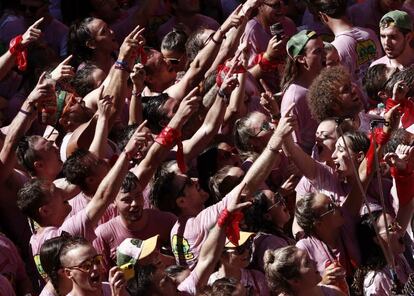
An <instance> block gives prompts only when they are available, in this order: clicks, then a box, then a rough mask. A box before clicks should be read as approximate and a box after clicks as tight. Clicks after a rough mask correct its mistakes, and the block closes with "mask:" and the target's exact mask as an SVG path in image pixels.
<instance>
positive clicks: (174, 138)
mask: <svg viewBox="0 0 414 296" xmlns="http://www.w3.org/2000/svg"><path fill="white" fill-rule="evenodd" d="M155 142H157V143H158V144H160V145H162V146H168V147H172V146H173V145H174V143H175V142H177V148H178V149H177V157H176V159H177V165H178V168H179V169H180V171H181V172H182V173H185V172H186V170H187V166H186V165H185V160H184V149H183V143H182V142H181V133H180V132H179V131H177V130H176V129H174V128H172V127H169V126H166V127H165V128H164V129H163V130H162V131H161V133H160V134H159V135H158V136H157V137H156V138H155Z"/></svg>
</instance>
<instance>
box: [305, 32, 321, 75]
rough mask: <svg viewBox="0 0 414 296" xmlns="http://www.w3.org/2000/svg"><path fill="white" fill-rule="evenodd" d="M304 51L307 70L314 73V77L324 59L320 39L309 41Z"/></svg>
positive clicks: (319, 70)
mask: <svg viewBox="0 0 414 296" xmlns="http://www.w3.org/2000/svg"><path fill="white" fill-rule="evenodd" d="M305 49H306V53H305V59H306V63H307V64H308V67H309V70H310V71H312V72H313V73H315V75H316V74H319V73H320V72H321V70H322V67H323V64H324V62H325V59H326V57H325V50H324V48H323V42H322V39H321V38H320V37H318V38H316V39H311V40H309V41H308V43H307V44H306V47H305Z"/></svg>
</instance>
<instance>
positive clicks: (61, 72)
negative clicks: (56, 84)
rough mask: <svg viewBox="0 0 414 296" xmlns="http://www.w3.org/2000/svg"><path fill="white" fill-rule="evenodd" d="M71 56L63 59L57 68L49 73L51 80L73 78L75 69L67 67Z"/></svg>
mask: <svg viewBox="0 0 414 296" xmlns="http://www.w3.org/2000/svg"><path fill="white" fill-rule="evenodd" d="M71 59H72V55H70V56H68V57H67V58H66V59H64V60H63V61H62V62H61V63H60V64H59V65H57V67H56V68H55V69H54V70H53V71H52V73H50V76H51V78H52V79H53V80H55V81H59V80H61V79H65V78H72V77H74V76H75V69H74V68H73V67H72V66H71V65H69V62H70V60H71Z"/></svg>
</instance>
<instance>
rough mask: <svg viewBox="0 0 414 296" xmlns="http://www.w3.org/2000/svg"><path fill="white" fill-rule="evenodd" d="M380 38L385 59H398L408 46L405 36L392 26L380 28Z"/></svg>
mask: <svg viewBox="0 0 414 296" xmlns="http://www.w3.org/2000/svg"><path fill="white" fill-rule="evenodd" d="M380 38H381V44H382V48H383V49H384V51H385V54H386V55H387V57H388V58H390V59H396V58H398V57H399V56H400V55H401V54H402V53H403V52H404V49H405V47H406V46H407V45H408V43H407V40H406V36H404V35H403V33H401V32H400V30H399V29H398V28H397V27H395V26H393V25H389V26H388V27H386V28H383V27H381V28H380Z"/></svg>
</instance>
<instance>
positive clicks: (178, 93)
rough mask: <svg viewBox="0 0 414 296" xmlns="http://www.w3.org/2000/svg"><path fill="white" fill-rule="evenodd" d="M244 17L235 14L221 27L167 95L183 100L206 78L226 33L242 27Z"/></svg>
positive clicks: (169, 89) (168, 90)
mask: <svg viewBox="0 0 414 296" xmlns="http://www.w3.org/2000/svg"><path fill="white" fill-rule="evenodd" d="M241 21H242V17H241V16H239V15H237V14H235V13H233V14H231V15H230V16H229V17H228V18H227V19H226V21H225V22H224V23H223V24H222V25H221V27H220V28H219V29H218V30H217V31H216V32H215V33H214V35H213V36H212V37H211V39H210V41H209V42H208V43H207V45H206V46H204V48H203V49H202V50H201V51H200V52H199V53H198V54H197V56H196V57H195V59H194V61H193V62H192V63H191V65H190V68H189V69H188V70H187V72H186V73H185V75H184V77H183V78H182V79H181V80H180V81H179V82H178V83H176V84H174V85H172V86H170V87H169V88H168V89H167V91H166V93H167V94H168V95H169V96H170V97H171V98H174V99H176V100H181V99H182V98H184V97H185V95H186V94H187V93H188V92H189V91H190V90H191V89H193V88H194V87H196V86H197V85H198V84H199V83H200V81H201V80H202V79H203V78H204V74H205V73H206V71H207V70H208V69H209V68H210V66H211V64H212V62H213V61H214V59H215V57H216V56H217V53H218V51H219V49H220V44H221V43H222V41H223V38H224V37H225V35H226V33H227V32H228V31H229V30H230V29H231V28H232V27H237V26H239V25H240V23H241Z"/></svg>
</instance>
